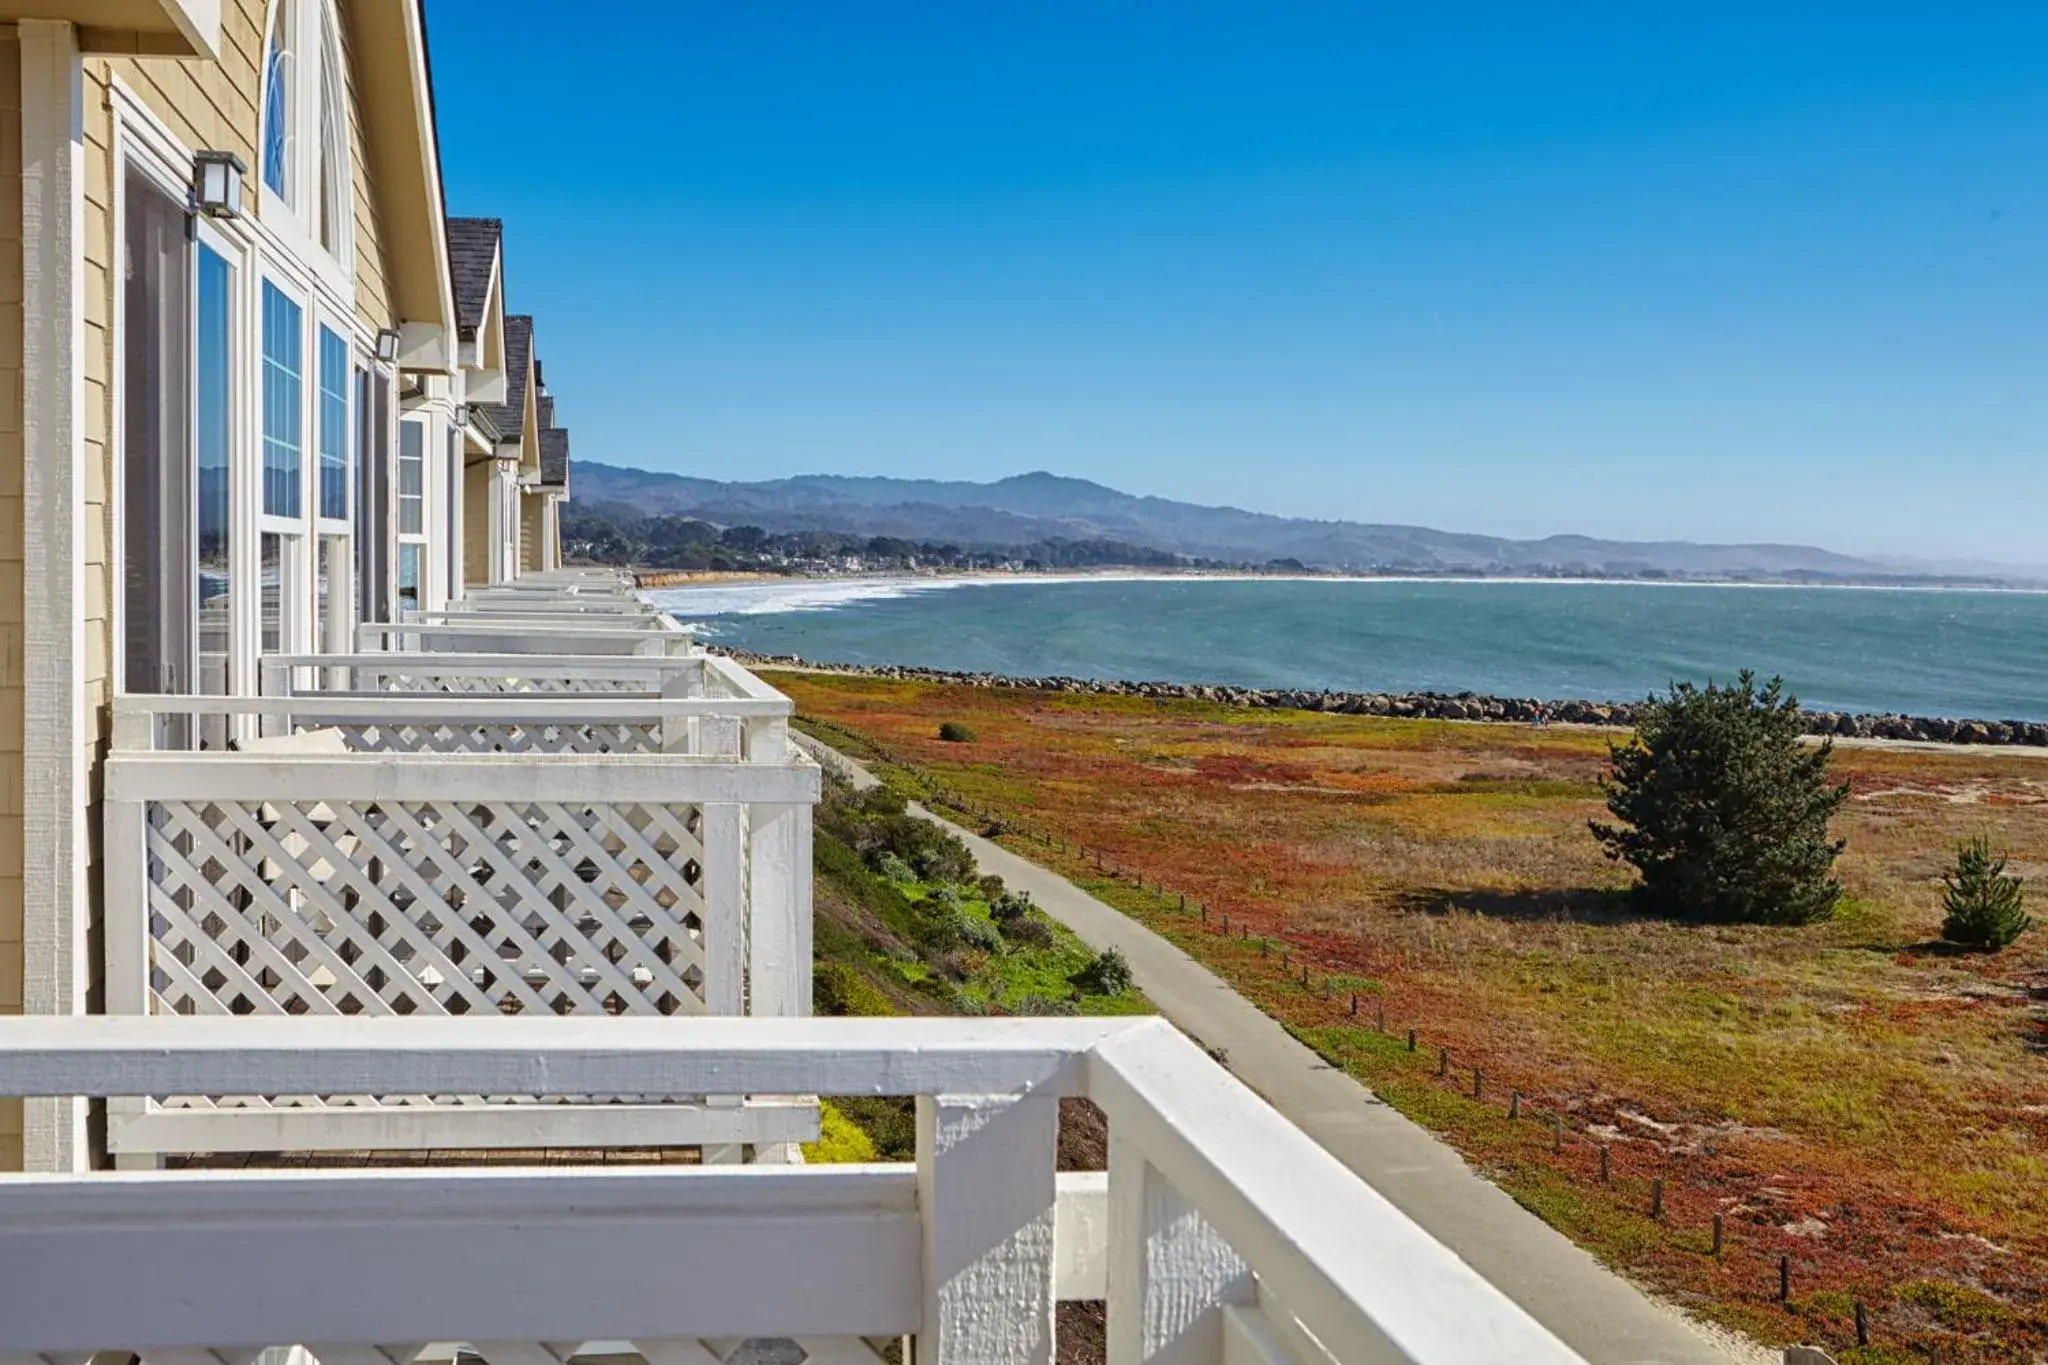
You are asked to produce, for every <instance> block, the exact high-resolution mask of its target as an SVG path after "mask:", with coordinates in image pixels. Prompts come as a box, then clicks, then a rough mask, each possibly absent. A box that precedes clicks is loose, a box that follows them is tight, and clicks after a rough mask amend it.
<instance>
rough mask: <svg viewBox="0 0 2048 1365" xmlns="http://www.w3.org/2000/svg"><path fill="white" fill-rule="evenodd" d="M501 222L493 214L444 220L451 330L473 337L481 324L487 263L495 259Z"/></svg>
mask: <svg viewBox="0 0 2048 1365" xmlns="http://www.w3.org/2000/svg"><path fill="white" fill-rule="evenodd" d="M504 235H505V224H504V223H503V222H502V221H500V220H499V219H496V218H450V219H449V220H448V273H449V275H450V276H452V277H453V282H454V285H455V334H456V335H457V336H458V337H460V338H461V339H462V340H464V341H474V340H476V334H477V332H478V330H479V329H480V328H482V327H483V325H484V300H485V299H486V298H487V297H488V296H489V295H490V292H491V264H492V263H493V262H494V261H496V260H497V259H498V249H499V243H500V242H501V241H502V240H503V239H504Z"/></svg>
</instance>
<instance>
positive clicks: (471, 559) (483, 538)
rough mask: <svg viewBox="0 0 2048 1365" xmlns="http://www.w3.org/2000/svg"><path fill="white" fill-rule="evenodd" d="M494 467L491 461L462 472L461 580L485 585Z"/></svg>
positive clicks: (489, 555) (488, 555) (477, 464)
mask: <svg viewBox="0 0 2048 1365" xmlns="http://www.w3.org/2000/svg"><path fill="white" fill-rule="evenodd" d="M491 467H492V462H491V461H490V460H479V461H478V462H476V463H475V464H470V465H465V466H463V470H462V581H463V582H464V583H465V584H482V583H488V582H490V581H491Z"/></svg>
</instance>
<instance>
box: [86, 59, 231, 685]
mask: <svg viewBox="0 0 2048 1365" xmlns="http://www.w3.org/2000/svg"><path fill="white" fill-rule="evenodd" d="M108 106H109V109H110V112H111V113H112V116H113V117H112V120H111V121H112V135H113V147H112V157H111V161H112V165H113V224H112V232H113V241H114V243H115V244H116V250H119V249H121V248H120V244H121V243H123V242H125V241H126V232H127V217H126V214H127V208H126V199H127V171H128V169H129V168H130V167H133V168H134V169H136V170H139V171H141V172H142V173H143V174H145V175H146V176H148V178H149V179H150V180H151V181H153V182H154V183H155V184H156V185H157V186H158V187H159V188H160V189H163V190H165V191H166V192H168V193H170V194H172V195H173V196H175V197H178V198H182V199H184V200H185V201H186V202H187V203H189V202H191V194H192V164H193V150H192V149H191V148H190V147H187V146H186V145H185V144H184V142H183V141H182V140H180V139H179V138H178V136H177V135H176V134H174V133H173V132H171V130H170V128H169V127H168V126H166V125H165V124H164V122H163V121H162V120H161V119H159V118H158V117H157V116H156V114H155V113H154V112H153V111H152V110H151V109H150V108H149V106H148V104H147V103H145V102H144V101H143V100H142V98H141V97H140V96H139V95H137V94H136V92H135V91H134V90H133V89H131V88H130V87H129V85H128V84H127V83H126V82H125V81H124V80H123V79H122V78H121V77H120V76H119V75H118V74H116V75H113V76H111V77H110V78H109V80H108ZM194 240H195V245H199V244H203V245H205V246H206V247H208V248H209V249H211V250H212V251H214V252H215V253H216V254H218V255H219V256H221V257H222V258H223V259H224V260H226V262H227V264H228V269H229V271H230V272H231V275H232V281H233V283H232V286H231V290H230V294H229V300H228V306H229V310H230V320H229V331H228V373H229V375H230V379H231V382H230V384H229V389H228V403H229V414H228V489H229V492H228V501H229V518H230V522H231V525H232V532H231V536H230V540H229V546H228V562H229V570H230V572H231V574H232V575H233V580H232V581H233V583H234V589H233V590H234V594H235V596H234V599H233V618H232V619H233V626H232V628H231V633H230V640H229V656H228V689H229V691H231V692H235V693H248V692H253V691H255V690H256V680H257V664H256V649H257V644H258V641H259V638H260V632H261V624H260V620H259V617H258V611H259V601H260V597H261V593H260V586H259V585H258V583H257V581H256V562H257V554H258V545H257V540H256V536H257V519H256V513H257V512H258V511H259V510H260V507H261V497H262V492H261V487H260V480H259V479H257V478H253V477H252V466H251V456H252V455H254V456H255V457H256V458H257V459H259V460H260V458H261V449H260V446H261V442H260V438H259V434H258V424H259V422H260V415H259V409H258V407H257V402H256V394H257V392H258V385H257V384H256V383H254V382H252V375H254V374H255V373H256V370H255V366H254V365H252V363H251V362H252V360H254V359H255V358H256V357H257V354H258V345H259V340H258V335H257V327H258V321H257V307H258V298H259V296H258V294H257V292H256V291H257V289H258V288H259V287H260V286H259V281H258V277H257V271H256V270H255V268H254V260H255V237H254V234H253V233H252V231H251V229H250V225H249V224H248V223H247V222H246V221H245V220H219V219H212V218H208V217H206V216H205V215H199V216H197V217H196V218H195V219H194ZM192 265H193V280H192V285H193V288H192V295H191V302H192V314H193V317H192V324H193V328H194V340H195V341H196V333H197V326H198V288H197V285H198V280H197V272H198V252H197V251H194V252H193V253H192ZM122 325H123V322H122V318H121V310H120V308H119V307H118V306H117V307H116V308H115V310H114V319H113V323H112V331H113V333H114V336H113V341H112V345H111V346H110V347H109V349H110V351H111V353H112V364H111V367H110V368H111V373H110V375H109V384H110V386H111V397H112V423H111V426H110V428H109V431H108V441H107V445H108V457H109V461H110V465H111V468H112V470H113V487H112V488H111V489H110V490H109V496H110V499H111V505H112V520H113V526H112V538H111V540H110V541H109V545H108V553H109V556H110V558H113V557H116V556H119V555H121V554H123V553H125V547H126V545H127V541H126V539H125V534H126V530H125V526H124V525H123V518H124V514H125V509H126V485H125V470H124V464H125V460H124V459H123V458H122V451H121V448H120V442H121V441H122V440H124V439H125V433H126V431H127V427H126V425H125V421H126V418H125V412H124V404H125V389H124V385H125V379H126V376H125V373H124V370H125V366H126V358H125V356H124V354H123V350H124V348H123V347H122V345H121V342H120V334H119V329H120V328H121V326H122ZM192 354H193V358H194V361H195V363H194V365H193V374H192V382H193V385H194V393H193V406H192V413H193V416H194V418H195V426H194V437H195V441H196V436H197V427H196V418H197V415H198V402H197V384H198V366H197V364H196V360H197V349H196V346H195V347H194V349H193V352H192ZM193 458H194V461H195V463H196V461H197V446H196V444H195V446H194V450H193ZM194 487H195V490H196V487H197V483H196V479H195V483H194ZM193 519H194V523H195V525H194V527H193V532H194V544H195V545H196V544H197V525H196V523H197V519H198V505H197V499H196V497H195V499H194V506H193ZM108 570H109V573H110V575H111V578H112V583H111V590H112V593H113V603H112V609H113V618H114V619H113V631H114V635H113V638H114V639H115V640H116V641H122V640H126V639H127V620H126V603H125V601H124V598H125V595H126V591H127V586H126V582H125V577H126V576H125V575H124V574H123V573H121V572H120V571H119V570H120V564H119V561H118V559H114V560H113V562H110V563H109V565H108ZM109 664H110V668H112V667H114V664H113V661H112V660H110V661H109ZM195 682H196V679H195Z"/></svg>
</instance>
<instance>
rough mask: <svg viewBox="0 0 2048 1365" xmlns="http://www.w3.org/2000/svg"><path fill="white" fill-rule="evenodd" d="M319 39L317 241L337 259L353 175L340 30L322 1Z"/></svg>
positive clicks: (343, 247)
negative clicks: (318, 208)
mask: <svg viewBox="0 0 2048 1365" xmlns="http://www.w3.org/2000/svg"><path fill="white" fill-rule="evenodd" d="M320 9H321V22H320V31H321V43H320V223H319V227H320V245H321V246H323V247H325V248H326V249H327V254H328V255H330V256H332V257H334V258H335V259H336V260H341V259H342V258H343V254H344V253H345V252H346V251H347V250H348V247H349V241H350V237H349V231H348V226H349V217H350V209H351V208H352V202H351V201H352V198H353V191H354V189H355V176H354V175H353V174H351V169H350V163H349V155H348V106H347V103H346V98H347V95H346V90H347V87H346V83H345V81H344V80H343V75H344V69H343V67H342V55H341V34H340V32H339V30H337V29H336V27H335V15H334V6H333V5H332V4H328V3H323V4H322V5H321V6H320Z"/></svg>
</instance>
